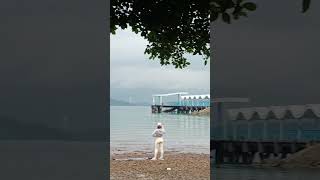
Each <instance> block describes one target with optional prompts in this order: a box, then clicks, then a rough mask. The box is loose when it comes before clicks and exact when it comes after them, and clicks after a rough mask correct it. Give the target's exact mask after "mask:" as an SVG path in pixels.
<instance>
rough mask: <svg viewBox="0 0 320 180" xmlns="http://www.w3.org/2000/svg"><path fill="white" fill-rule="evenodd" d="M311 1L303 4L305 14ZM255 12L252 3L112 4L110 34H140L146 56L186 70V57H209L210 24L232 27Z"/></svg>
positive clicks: (173, 0) (176, 0)
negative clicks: (220, 20) (221, 22)
mask: <svg viewBox="0 0 320 180" xmlns="http://www.w3.org/2000/svg"><path fill="white" fill-rule="evenodd" d="M309 5H310V0H303V4H302V9H303V10H302V12H306V10H307V9H308V8H309ZM254 10H256V4H255V3H252V2H249V0H111V17H110V20H111V21H110V22H111V23H110V25H111V27H110V28H111V33H112V34H115V33H116V30H117V29H118V28H121V29H126V28H128V27H129V26H130V27H131V28H132V31H133V32H135V33H137V34H140V35H141V36H142V37H143V38H145V39H146V40H147V41H148V42H149V44H148V45H147V47H146V49H145V54H148V55H149V58H150V59H152V60H154V59H159V60H160V64H161V65H169V64H172V65H173V66H175V68H184V67H186V66H188V65H189V64H190V62H188V60H187V59H186V58H185V56H184V55H185V54H186V53H190V54H193V55H202V56H203V59H204V64H205V65H206V64H207V62H208V60H209V57H210V22H213V21H216V20H218V19H222V21H223V22H226V23H231V21H232V20H237V19H239V18H241V17H247V14H248V12H250V11H254Z"/></svg>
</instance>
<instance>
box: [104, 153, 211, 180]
mask: <svg viewBox="0 0 320 180" xmlns="http://www.w3.org/2000/svg"><path fill="white" fill-rule="evenodd" d="M147 157H148V158H151V157H152V154H146V153H144V152H131V153H124V154H123V153H122V154H113V155H112V157H111V160H110V179H116V180H122V179H123V180H131V179H142V180H147V179H148V180H149V179H150V180H152V179H163V180H166V179H168V180H169V179H183V180H189V179H190V180H195V179H197V180H205V179H206V180H208V179H210V157H209V154H194V153H178V152H167V153H166V154H165V159H164V160H163V161H161V160H156V161H152V160H149V159H147V160H141V159H143V158H147ZM128 158H129V160H127V159H128ZM130 158H137V159H133V160H130ZM138 158H141V159H138ZM115 159H117V160H115ZM167 168H171V170H170V169H169V170H168V169H167Z"/></svg>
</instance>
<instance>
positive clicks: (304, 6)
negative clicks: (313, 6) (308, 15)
mask: <svg viewBox="0 0 320 180" xmlns="http://www.w3.org/2000/svg"><path fill="white" fill-rule="evenodd" d="M310 2H311V0H302V12H303V13H305V12H307V10H308V9H309V7H310Z"/></svg>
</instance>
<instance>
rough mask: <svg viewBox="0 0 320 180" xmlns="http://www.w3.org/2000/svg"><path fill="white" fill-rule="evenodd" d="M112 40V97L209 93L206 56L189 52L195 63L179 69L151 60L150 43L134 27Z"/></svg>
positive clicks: (191, 60)
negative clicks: (180, 92) (145, 52)
mask: <svg viewBox="0 0 320 180" xmlns="http://www.w3.org/2000/svg"><path fill="white" fill-rule="evenodd" d="M110 39H111V40H110V54H111V55H110V62H111V63H110V68H111V72H110V74H111V76H110V86H111V97H113V98H117V99H122V100H128V98H129V96H132V97H131V98H132V99H133V100H136V101H139V99H141V100H142V101H150V100H151V94H157V93H169V92H176V91H186V90H188V91H190V93H209V89H210V66H209V65H207V66H204V64H203V57H202V56H193V55H187V57H188V59H189V60H190V62H191V66H189V67H188V68H185V69H182V70H181V69H175V68H174V67H173V66H161V65H160V63H159V61H158V60H153V61H152V60H149V59H148V55H145V54H144V50H145V48H146V45H147V44H148V42H147V41H146V40H145V39H143V38H142V37H141V36H139V35H137V34H135V33H133V32H131V31H130V29H127V30H118V31H117V33H116V35H111V38H110Z"/></svg>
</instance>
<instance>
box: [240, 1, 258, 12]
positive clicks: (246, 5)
mask: <svg viewBox="0 0 320 180" xmlns="http://www.w3.org/2000/svg"><path fill="white" fill-rule="evenodd" d="M242 6H243V7H244V8H246V9H248V10H249V11H254V10H256V9H257V6H256V4H254V3H252V2H247V3H244V4H243V5H242Z"/></svg>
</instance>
